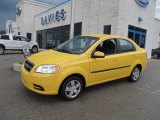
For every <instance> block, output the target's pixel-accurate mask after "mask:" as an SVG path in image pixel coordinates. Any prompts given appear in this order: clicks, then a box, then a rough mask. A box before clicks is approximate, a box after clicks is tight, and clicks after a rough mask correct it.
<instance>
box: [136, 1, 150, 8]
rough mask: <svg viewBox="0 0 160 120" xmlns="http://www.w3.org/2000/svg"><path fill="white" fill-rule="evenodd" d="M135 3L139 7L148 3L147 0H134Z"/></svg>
mask: <svg viewBox="0 0 160 120" xmlns="http://www.w3.org/2000/svg"><path fill="white" fill-rule="evenodd" d="M136 3H137V4H138V5H139V6H141V7H147V6H148V5H149V0H136Z"/></svg>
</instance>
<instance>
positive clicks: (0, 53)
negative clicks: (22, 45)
mask: <svg viewBox="0 0 160 120" xmlns="http://www.w3.org/2000/svg"><path fill="white" fill-rule="evenodd" d="M4 51H5V49H4V47H3V46H0V55H3V54H4Z"/></svg>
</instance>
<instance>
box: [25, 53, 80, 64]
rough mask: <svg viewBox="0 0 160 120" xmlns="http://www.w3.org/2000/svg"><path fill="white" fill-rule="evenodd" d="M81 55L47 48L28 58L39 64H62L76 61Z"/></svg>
mask: <svg viewBox="0 0 160 120" xmlns="http://www.w3.org/2000/svg"><path fill="white" fill-rule="evenodd" d="M79 56H80V55H74V54H67V53H61V52H57V51H54V50H47V51H43V52H40V53H37V54H34V55H32V56H30V57H28V58H27V60H29V61H30V62H32V63H33V64H35V65H36V66H37V65H42V64H62V63H68V62H71V61H75V60H76V59H78V58H79Z"/></svg>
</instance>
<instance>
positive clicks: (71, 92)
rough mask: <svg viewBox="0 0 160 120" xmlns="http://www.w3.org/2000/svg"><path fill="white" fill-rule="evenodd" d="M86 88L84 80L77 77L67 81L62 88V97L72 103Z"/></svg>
mask: <svg viewBox="0 0 160 120" xmlns="http://www.w3.org/2000/svg"><path fill="white" fill-rule="evenodd" d="M83 88H84V84H83V82H82V79H81V78H79V77H76V76H73V77H70V78H69V79H67V80H66V81H65V82H64V83H63V84H62V87H61V96H62V97H63V99H64V100H67V101H72V100H75V99H77V98H79V96H80V95H81V93H82V91H83Z"/></svg>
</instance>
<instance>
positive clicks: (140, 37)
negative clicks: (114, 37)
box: [128, 25, 147, 48]
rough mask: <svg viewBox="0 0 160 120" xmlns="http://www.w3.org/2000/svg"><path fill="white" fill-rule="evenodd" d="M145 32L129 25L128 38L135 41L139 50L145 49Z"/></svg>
mask: <svg viewBox="0 0 160 120" xmlns="http://www.w3.org/2000/svg"><path fill="white" fill-rule="evenodd" d="M146 34H147V30H145V29H142V28H139V27H135V26H132V25H129V27H128V37H129V38H130V39H132V40H133V41H135V42H136V43H137V45H139V46H140V47H141V48H145V43H146Z"/></svg>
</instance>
